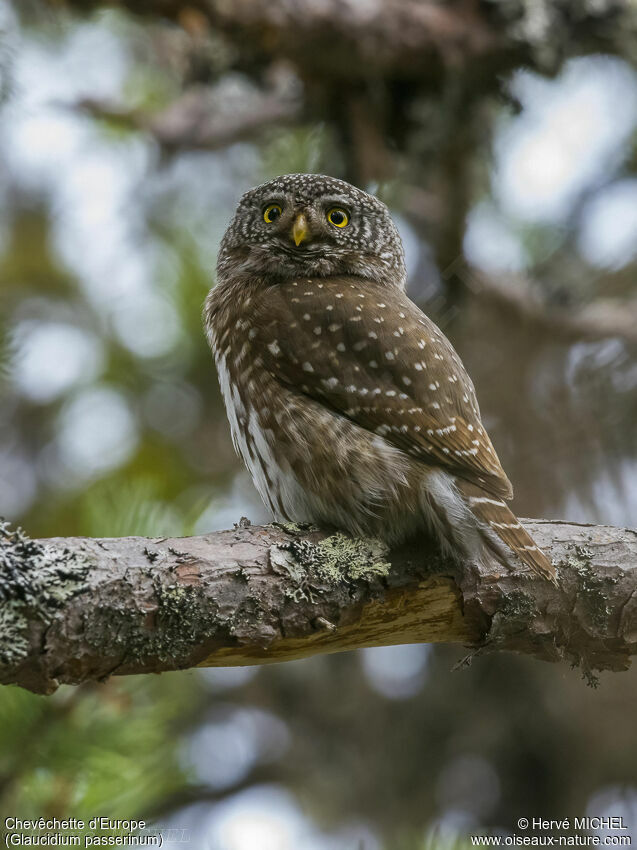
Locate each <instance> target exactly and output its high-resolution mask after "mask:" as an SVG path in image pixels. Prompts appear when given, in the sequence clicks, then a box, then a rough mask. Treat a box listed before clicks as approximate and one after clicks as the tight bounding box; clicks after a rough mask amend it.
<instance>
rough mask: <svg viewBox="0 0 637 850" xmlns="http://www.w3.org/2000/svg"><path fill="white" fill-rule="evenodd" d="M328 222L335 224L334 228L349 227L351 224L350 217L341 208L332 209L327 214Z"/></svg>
mask: <svg viewBox="0 0 637 850" xmlns="http://www.w3.org/2000/svg"><path fill="white" fill-rule="evenodd" d="M327 220H328V221H329V223H330V224H333V225H334V227H347V225H348V224H349V216H348V215H347V213H346V212H345V210H342V209H341V208H340V207H332V209H331V210H330V211H329V212H328V214H327Z"/></svg>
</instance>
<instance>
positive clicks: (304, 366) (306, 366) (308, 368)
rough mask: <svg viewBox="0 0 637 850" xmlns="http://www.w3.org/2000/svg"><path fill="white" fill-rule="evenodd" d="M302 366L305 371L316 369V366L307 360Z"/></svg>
mask: <svg viewBox="0 0 637 850" xmlns="http://www.w3.org/2000/svg"><path fill="white" fill-rule="evenodd" d="M301 368H302V369H303V371H304V372H313V371H314V367H313V366H312V364H311V363H308V362H307V360H306V361H305V363H304V364H303V366H302V367H301Z"/></svg>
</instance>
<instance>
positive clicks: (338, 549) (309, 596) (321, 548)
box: [270, 532, 391, 602]
mask: <svg viewBox="0 0 637 850" xmlns="http://www.w3.org/2000/svg"><path fill="white" fill-rule="evenodd" d="M388 551H389V548H388V547H387V546H386V545H385V544H384V543H383V542H382V541H381V540H377V539H375V538H354V537H348V536H347V535H346V534H342V533H341V532H337V533H336V534H332V535H330V536H329V537H326V538H325V539H324V540H321V541H319V542H317V543H313V542H311V541H309V540H304V539H295V540H291V541H290V542H289V543H283V544H277V545H276V546H272V547H271V549H270V562H271V564H272V565H273V566H274V567H275V568H277V567H279V568H281V569H283V570H285V571H286V572H287V573H288V574H289V576H290V579H291V580H292V586H291V587H290V588H288V589H286V594H287V595H288V596H289V597H290V598H292V599H295V600H297V601H298V600H300V599H305V600H309V601H310V602H314V593H315V592H316V591H317V589H318V588H320V586H324V585H329V586H332V587H334V586H337V585H339V584H347V583H352V582H356V581H360V580H367V581H370V580H372V579H375V578H380V577H383V576H386V575H388V573H389V570H390V567H391V565H390V563H389V561H387V560H385V556H386V555H387V553H388Z"/></svg>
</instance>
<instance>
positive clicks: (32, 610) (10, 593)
mask: <svg viewBox="0 0 637 850" xmlns="http://www.w3.org/2000/svg"><path fill="white" fill-rule="evenodd" d="M91 566H92V562H91V560H90V558H88V557H84V556H82V555H80V554H79V553H78V552H76V551H73V552H71V551H70V550H68V549H66V548H57V547H56V546H54V545H51V544H45V543H43V542H42V541H38V540H31V539H30V538H29V537H28V536H27V535H26V534H25V533H24V531H23V530H22V529H21V528H16V529H11V528H10V525H9V523H8V522H6V521H4V520H2V519H0V602H1V604H2V607H1V608H0V661H1V662H2V663H4V664H16V663H18V662H19V661H20V660H22V659H23V658H24V657H26V655H27V653H28V651H29V641H28V630H29V624H30V623H31V622H32V621H33V619H34V618H35V619H36V620H38V621H39V622H40V623H41V624H43V625H44V626H48V625H50V624H51V623H52V622H53V619H54V618H55V616H56V613H57V612H58V611H59V610H60V609H61V608H62V606H63V605H64V603H65V602H66V601H67V600H68V599H70V598H71V597H73V596H75V595H76V594H77V593H80V592H81V591H82V590H85V589H86V583H85V580H86V576H87V574H88V572H89V570H90V568H91Z"/></svg>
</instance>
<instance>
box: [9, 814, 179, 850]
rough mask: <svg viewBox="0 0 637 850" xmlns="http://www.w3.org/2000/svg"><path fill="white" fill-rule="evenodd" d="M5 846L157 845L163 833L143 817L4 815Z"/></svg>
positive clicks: (158, 845)
mask: <svg viewBox="0 0 637 850" xmlns="http://www.w3.org/2000/svg"><path fill="white" fill-rule="evenodd" d="M4 828H5V835H4V843H5V845H6V846H7V847H34V846H38V847H43V846H44V847H117V846H120V847H147V846H151V847H161V846H162V845H163V843H164V836H163V835H162V833H161V832H160V831H159V830H153V831H152V832H151V831H150V828H149V826H148V825H147V823H146V821H143V820H116V819H113V818H108V817H94V818H91V819H90V820H88V821H86V820H83V819H82V818H43V817H41V818H37V819H34V820H23V819H22V818H16V817H6V818H5V819H4Z"/></svg>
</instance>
